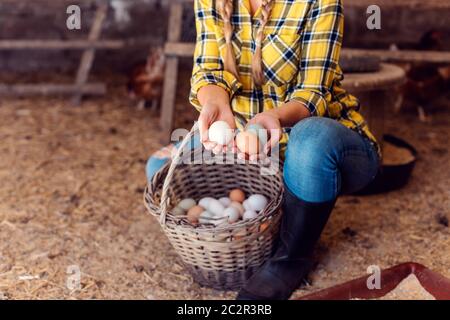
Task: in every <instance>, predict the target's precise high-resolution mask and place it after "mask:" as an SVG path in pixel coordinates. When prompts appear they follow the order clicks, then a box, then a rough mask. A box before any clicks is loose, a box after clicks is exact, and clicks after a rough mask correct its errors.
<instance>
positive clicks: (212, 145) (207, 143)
mask: <svg viewBox="0 0 450 320" xmlns="http://www.w3.org/2000/svg"><path fill="white" fill-rule="evenodd" d="M216 144H217V143H214V142H211V141H205V142H203V146H204V147H205V149H206V150H213V149H214V148H215V146H216Z"/></svg>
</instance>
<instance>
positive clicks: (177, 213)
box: [172, 207, 186, 216]
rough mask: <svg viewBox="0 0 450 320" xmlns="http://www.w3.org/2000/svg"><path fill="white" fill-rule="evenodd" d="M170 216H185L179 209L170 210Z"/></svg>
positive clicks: (184, 212) (182, 210)
mask: <svg viewBox="0 0 450 320" xmlns="http://www.w3.org/2000/svg"><path fill="white" fill-rule="evenodd" d="M172 214H174V215H176V216H184V215H185V214H186V211H184V209H182V208H180V207H175V208H173V209H172Z"/></svg>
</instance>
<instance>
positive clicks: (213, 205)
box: [206, 199, 225, 216]
mask: <svg viewBox="0 0 450 320" xmlns="http://www.w3.org/2000/svg"><path fill="white" fill-rule="evenodd" d="M206 209H208V211H209V212H211V213H213V214H215V215H216V216H223V210H225V207H224V205H223V204H222V203H221V202H220V201H219V200H216V199H211V200H209V202H208V206H207V207H206Z"/></svg>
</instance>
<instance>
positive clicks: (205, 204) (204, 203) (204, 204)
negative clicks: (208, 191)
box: [198, 197, 214, 209]
mask: <svg viewBox="0 0 450 320" xmlns="http://www.w3.org/2000/svg"><path fill="white" fill-rule="evenodd" d="M211 200H214V198H211V197H205V198H201V199H200V201H199V202H198V205H199V206H200V207H202V208H204V209H207V208H208V205H209V202H210V201H211Z"/></svg>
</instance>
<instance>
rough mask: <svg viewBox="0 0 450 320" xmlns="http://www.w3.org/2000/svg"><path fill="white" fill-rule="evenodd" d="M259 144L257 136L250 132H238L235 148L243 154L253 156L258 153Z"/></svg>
mask: <svg viewBox="0 0 450 320" xmlns="http://www.w3.org/2000/svg"><path fill="white" fill-rule="evenodd" d="M259 144H260V142H259V139H258V136H257V135H256V134H254V133H252V132H247V131H243V132H239V133H238V135H237V136H236V146H237V147H238V149H239V150H240V151H241V152H242V153H245V154H248V155H253V154H258V153H259V149H260V146H259Z"/></svg>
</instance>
